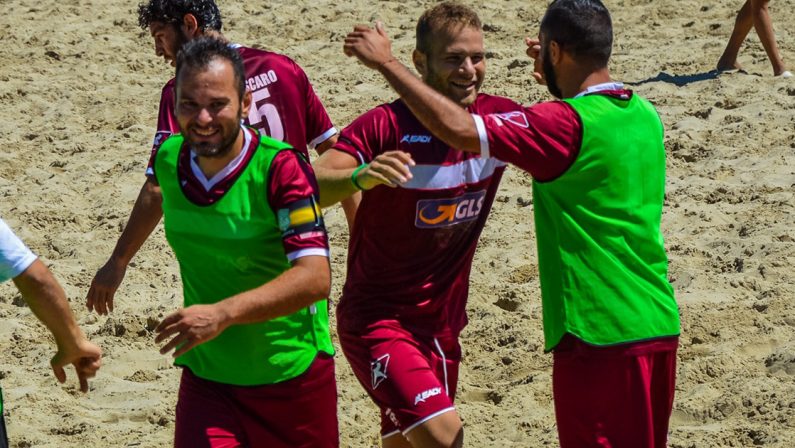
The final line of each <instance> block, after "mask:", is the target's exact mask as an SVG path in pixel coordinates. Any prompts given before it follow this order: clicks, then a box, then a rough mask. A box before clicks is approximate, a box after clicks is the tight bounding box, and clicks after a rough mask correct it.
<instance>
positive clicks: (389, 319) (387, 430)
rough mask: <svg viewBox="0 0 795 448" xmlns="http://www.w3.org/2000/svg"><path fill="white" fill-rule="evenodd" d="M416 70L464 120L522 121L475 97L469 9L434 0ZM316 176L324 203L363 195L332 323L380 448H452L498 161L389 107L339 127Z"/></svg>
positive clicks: (477, 71)
mask: <svg viewBox="0 0 795 448" xmlns="http://www.w3.org/2000/svg"><path fill="white" fill-rule="evenodd" d="M413 62H414V66H415V67H416V69H417V71H418V72H419V73H420V75H421V76H422V80H423V82H424V83H425V84H427V85H428V86H429V89H432V90H433V91H434V92H438V95H442V96H444V97H445V98H448V99H450V100H451V102H452V104H455V107H457V108H458V109H460V110H461V111H462V112H464V113H467V112H468V113H479V114H491V113H506V114H508V115H510V114H512V113H515V114H520V113H521V112H520V110H521V106H519V105H518V104H516V103H515V102H513V101H511V100H508V99H506V98H501V97H495V96H491V95H486V94H481V93H479V90H480V86H481V84H482V83H483V79H484V77H485V72H486V61H485V49H484V44H483V31H482V29H481V23H480V20H479V19H478V16H477V14H476V13H475V12H474V11H473V10H472V9H470V8H468V7H466V6H463V5H461V4H458V3H454V2H443V3H440V4H438V5H437V6H435V7H433V8H431V9H429V10H428V11H426V12H425V13H424V14H423V15H422V17H420V19H419V21H418V24H417V48H416V50H415V51H414V54H413ZM315 169H316V171H317V177H318V183H319V185H320V190H321V205H323V206H327V205H330V204H333V203H334V202H337V201H339V200H341V199H343V198H346V197H348V196H350V195H352V194H354V193H355V192H357V191H359V190H364V191H363V194H362V202H361V204H360V208H359V210H358V211H357V213H356V220H355V223H354V225H353V231H352V234H351V241H350V246H349V250H348V254H349V255H348V256H349V258H348V274H347V279H346V282H345V287H344V289H343V292H342V298H341V299H340V303H339V306H338V307H337V324H338V334H339V337H340V344H341V346H342V349H343V352H344V353H345V356H346V357H347V359H348V361H349V362H350V364H351V366H352V368H353V371H354V372H355V374H356V376H357V378H358V379H359V382H360V383H361V384H362V386H363V387H364V388H365V390H367V392H368V393H369V394H370V396H371V397H372V399H373V400H374V401H375V402H376V403H377V404H378V406H379V407H380V408H381V435H382V438H383V446H384V447H387V448H398V447H407V446H413V447H415V448H417V447H458V446H461V445H462V443H463V429H462V424H461V419H460V418H459V417H458V414H457V413H456V411H455V408H454V404H453V403H454V398H455V392H456V387H457V380H458V369H459V364H460V362H461V347H460V345H459V343H458V335H459V334H460V332H461V330H462V329H463V328H464V326H465V325H466V323H467V318H466V312H465V305H466V299H467V294H468V289H469V272H470V267H471V265H472V258H473V256H474V253H475V248H476V246H477V242H478V238H479V237H480V233H481V230H482V229H483V226H484V224H485V222H486V218H487V217H488V213H489V210H490V209H491V204H492V202H493V200H494V195H495V193H496V191H497V186H498V184H499V181H500V178H501V177H502V173H503V171H504V170H505V164H504V163H502V162H500V161H498V160H496V159H491V160H486V159H483V158H481V157H479V156H477V155H475V154H466V153H462V152H459V151H455V150H454V149H453V148H451V147H449V146H448V145H447V144H445V143H444V142H442V141H440V140H438V139H436V138H434V137H432V136H431V133H430V132H429V131H428V129H427V128H426V127H424V126H423V125H422V124H421V123H420V122H419V121H418V120H417V119H416V118H415V117H414V116H413V115H412V114H411V111H410V110H409V109H408V108H407V107H406V105H405V104H404V103H403V102H402V101H400V100H397V101H394V102H392V103H389V104H383V105H381V106H379V107H376V108H375V109H373V110H370V111H369V112H367V113H365V114H364V115H362V116H361V117H359V118H357V119H356V120H355V121H354V122H353V123H352V124H351V125H350V126H348V127H347V128H345V130H344V131H343V132H342V134H341V135H340V139H339V141H338V142H337V144H336V145H335V146H334V148H333V149H332V150H330V151H327V152H326V153H324V154H323V155H322V156H320V158H319V159H318V160H317V161H316V162H315ZM390 187H391V188H390ZM386 204H388V205H386Z"/></svg>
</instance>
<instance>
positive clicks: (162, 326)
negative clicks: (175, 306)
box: [155, 311, 182, 342]
mask: <svg viewBox="0 0 795 448" xmlns="http://www.w3.org/2000/svg"><path fill="white" fill-rule="evenodd" d="M181 318H182V314H181V313H180V312H179V311H177V312H175V313H171V314H169V315H168V316H166V317H165V318H163V320H162V321H160V323H159V324H158V325H157V327H155V333H160V332H162V331H165V330H166V328H168V327H170V326H171V325H173V324H175V323H176V322H178V321H179V320H180V319H181ZM166 337H168V334H167V335H165V336H163V337H161V336H160V335H158V336H157V338H160V340H163V339H165V338H166ZM157 338H155V342H160V340H158V339H157Z"/></svg>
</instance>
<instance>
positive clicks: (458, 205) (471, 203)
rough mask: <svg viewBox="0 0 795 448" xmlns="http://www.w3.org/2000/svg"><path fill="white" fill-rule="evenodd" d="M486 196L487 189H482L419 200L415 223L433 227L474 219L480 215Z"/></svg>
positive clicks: (421, 226) (427, 227)
mask: <svg viewBox="0 0 795 448" xmlns="http://www.w3.org/2000/svg"><path fill="white" fill-rule="evenodd" d="M485 198H486V191H485V190H481V191H476V192H473V193H467V194H465V195H462V196H458V197H456V198H440V199H422V200H420V201H417V216H416V219H415V220H414V225H415V226H417V227H418V228H420V229H433V228H437V227H447V226H452V225H455V224H458V223H462V222H467V221H473V220H475V219H477V218H478V216H480V212H481V210H483V201H484V200H485Z"/></svg>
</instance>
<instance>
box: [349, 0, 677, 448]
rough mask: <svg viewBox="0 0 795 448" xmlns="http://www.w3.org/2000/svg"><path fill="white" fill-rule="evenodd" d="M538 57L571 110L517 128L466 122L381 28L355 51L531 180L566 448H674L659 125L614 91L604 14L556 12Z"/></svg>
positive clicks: (448, 128) (432, 118) (446, 136)
mask: <svg viewBox="0 0 795 448" xmlns="http://www.w3.org/2000/svg"><path fill="white" fill-rule="evenodd" d="M527 44H528V45H529V48H528V54H529V55H530V56H531V57H533V58H534V59H535V61H536V64H535V71H536V73H535V74H534V76H535V77H536V79H538V80H540V81H542V82H544V81H545V82H546V84H547V86H548V87H549V91H550V92H552V93H553V94H554V95H555V96H558V97H559V98H561V99H562V101H553V102H546V103H541V104H538V105H535V106H531V107H527V108H525V109H524V110H523V111H522V112H521V113H519V114H517V115H511V116H505V115H500V114H477V113H475V114H471V113H468V112H467V111H465V110H462V109H461V108H460V107H458V105H456V104H455V103H453V102H451V101H449V100H448V99H447V98H445V97H444V96H443V95H441V94H439V93H438V92H436V91H434V90H433V89H430V88H428V86H426V85H425V84H424V83H422V82H420V81H419V80H417V79H416V78H415V77H414V76H413V75H412V74H411V73H410V72H409V71H408V69H406V68H405V67H404V66H403V65H402V64H400V63H399V62H397V61H396V60H395V59H394V57H393V56H392V52H391V48H390V43H389V39H388V38H387V36H386V33H385V31H384V29H383V27H382V26H381V24H380V23H379V24H377V26H376V29H375V30H373V29H370V28H368V27H364V26H359V27H356V28H355V29H354V31H353V32H352V33H350V34H349V35H348V37H347V38H346V40H345V47H344V50H345V52H346V54H348V55H355V56H357V57H358V58H359V59H360V60H361V61H362V62H363V63H364V64H365V65H366V66H368V67H370V68H373V69H377V70H379V71H380V72H381V73H382V74H383V75H384V76H385V78H386V79H387V80H388V81H389V83H390V84H391V85H392V87H394V88H395V90H396V91H397V92H398V93H399V94H400V96H401V98H402V99H403V101H404V103H405V104H406V106H407V107H408V108H409V109H411V111H412V112H413V113H414V115H415V116H416V117H417V118H418V119H419V120H420V122H422V123H423V124H424V125H425V126H427V127H428V129H430V130H431V132H432V133H433V134H434V135H435V136H437V137H438V138H440V139H442V140H443V141H445V142H447V143H448V144H450V145H451V146H452V147H453V148H458V149H460V150H462V151H467V152H470V153H477V154H480V155H481V157H483V158H484V159H486V160H494V159H495V158H496V159H498V160H503V161H506V162H510V163H513V164H514V165H516V166H518V167H520V168H522V169H524V170H526V171H528V172H529V173H530V174H532V176H533V178H534V182H533V199H534V201H533V205H534V211H535V220H536V231H537V233H538V235H537V238H536V240H537V241H538V264H539V273H540V279H541V292H542V300H543V310H544V311H543V314H544V335H545V339H546V350H547V351H552V352H553V359H554V364H553V395H554V399H555V413H556V417H557V424H558V433H559V436H560V444H561V446H562V447H563V448H571V447H584V446H611V447H632V448H635V447H650V448H652V447H653V448H662V447H665V446H666V440H667V432H668V422H669V418H670V415H671V409H672V405H673V397H674V385H675V375H676V350H677V346H678V335H679V331H680V328H679V314H678V308H677V305H676V301H675V300H674V294H673V288H672V287H671V285H670V283H669V282H668V278H667V257H666V254H665V249H664V247H663V240H662V234H661V232H660V220H661V215H662V205H663V196H664V188H665V148H664V146H663V127H662V124H661V122H660V118H659V116H658V115H657V113H656V111H655V110H654V107H653V106H652V105H651V104H650V103H649V102H648V101H646V100H645V99H643V98H641V97H639V96H638V95H636V94H634V93H633V92H632V91H629V90H627V89H625V88H624V86H623V85H622V84H621V83H617V82H614V81H612V80H611V78H610V73H609V71H608V68H607V62H608V58H609V55H610V49H611V45H612V25H611V20H610V14H609V12H608V11H607V9H606V8H605V6H604V5H603V4H602V3H601V2H600V1H598V0H556V1H554V2H553V3H552V4H551V5H550V6H549V8H548V10H547V12H546V14H545V15H544V18H543V20H542V21H541V30H540V35H539V41H536V40H530V39H528V40H527Z"/></svg>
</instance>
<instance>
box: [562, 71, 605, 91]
mask: <svg viewBox="0 0 795 448" xmlns="http://www.w3.org/2000/svg"><path fill="white" fill-rule="evenodd" d="M611 81H612V79H610V71H609V70H608V69H607V67H604V68H600V69H598V70H592V71H589V72H587V73H585V74H583V75H582V76H579V77H578V79H576V80H573V82H570V83H567V84H568V85H567V86H565V87H564V86H561V93H563V98H573V97H575V96H577V94H578V93H580V92H582V91H584V90H586V89H587V88H589V87H592V86H596V85H599V84H604V83H606V82H611Z"/></svg>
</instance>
